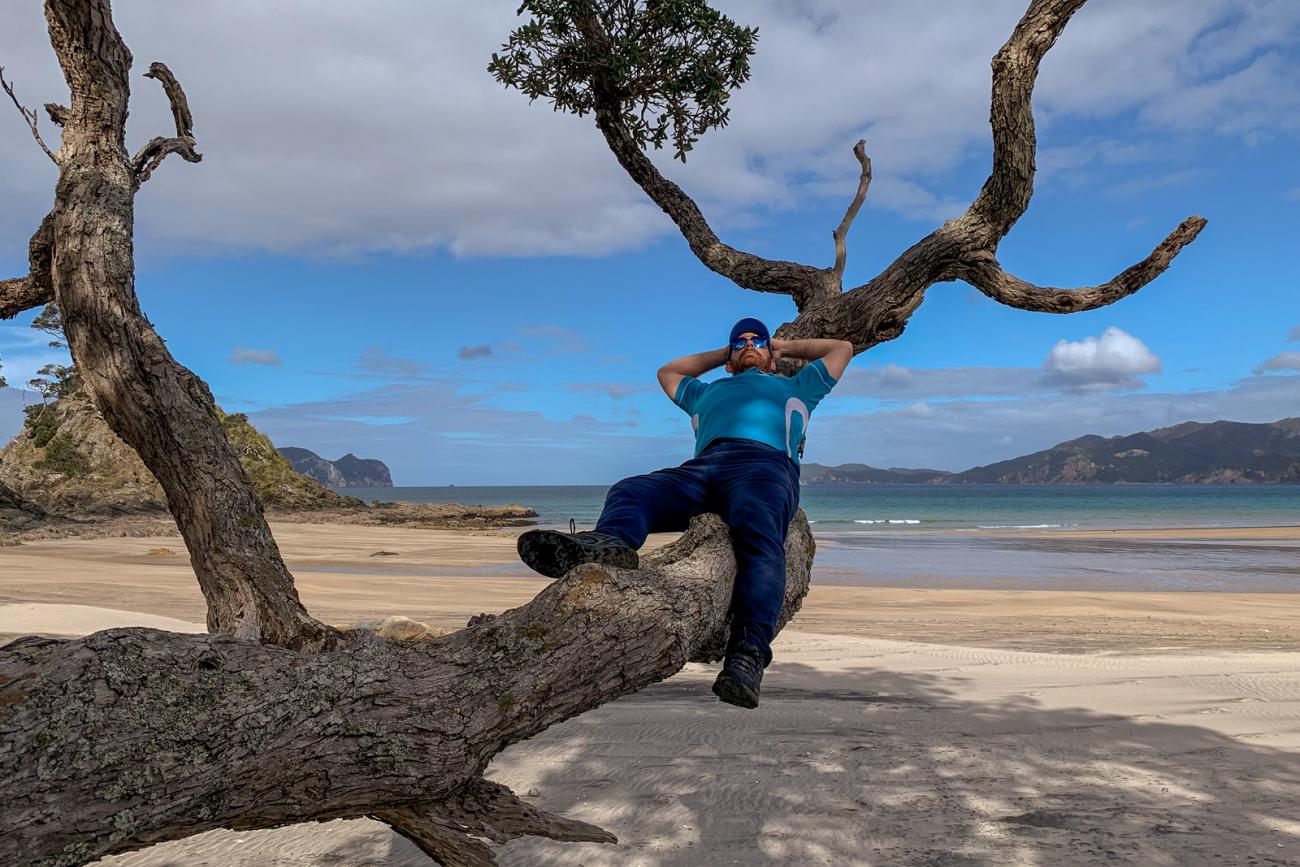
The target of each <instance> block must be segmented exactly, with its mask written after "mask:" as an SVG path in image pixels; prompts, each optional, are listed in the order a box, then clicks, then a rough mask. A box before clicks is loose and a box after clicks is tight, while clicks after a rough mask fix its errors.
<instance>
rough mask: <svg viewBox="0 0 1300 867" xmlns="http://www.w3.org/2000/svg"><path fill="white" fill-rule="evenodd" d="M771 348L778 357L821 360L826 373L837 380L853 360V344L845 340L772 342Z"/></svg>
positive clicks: (815, 339) (814, 339)
mask: <svg viewBox="0 0 1300 867" xmlns="http://www.w3.org/2000/svg"><path fill="white" fill-rule="evenodd" d="M772 348H773V349H774V350H776V353H777V355H778V356H784V357H786V358H801V359H803V360H804V361H816V360H817V359H819V358H820V359H821V360H822V364H824V365H826V372H827V373H829V374H830V375H831V376H832V377H834V378H835V379H836V380H838V379H839V378H840V377H841V376H843V375H844V368H846V367H848V366H849V362H850V361H852V360H853V344H852V343H849V342H848V341H847V340H822V339H817V338H813V339H808V340H773V341H772Z"/></svg>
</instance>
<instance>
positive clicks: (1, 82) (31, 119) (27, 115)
mask: <svg viewBox="0 0 1300 867" xmlns="http://www.w3.org/2000/svg"><path fill="white" fill-rule="evenodd" d="M4 73H5V68H4V67H3V66H0V87H3V88H4V91H5V93H7V94H9V98H10V99H11V100H13V103H14V106H15V107H17V109H18V113H19V114H21V115H22V116H23V120H25V121H27V126H28V128H29V129H31V131H32V137H33V138H35V139H36V143H37V144H38V145H40V146H41V150H43V151H45V155H46V156H47V157H49V158H50V162H52V163H54V164H55V165H56V166H57V165H58V164H59V158H58V157H57V156H55V155H54V152H53V151H51V150H50V149H49V147H48V146H47V145H46V144H45V139H43V138H41V131H40V130H39V129H38V128H37V127H36V111H35V109H30V108H28V107H27V106H25V105H23V104H22V103H21V102H19V101H18V95H17V94H16V93H14V86H13V85H12V84H10V83H9V82H7V81H5V75H4Z"/></svg>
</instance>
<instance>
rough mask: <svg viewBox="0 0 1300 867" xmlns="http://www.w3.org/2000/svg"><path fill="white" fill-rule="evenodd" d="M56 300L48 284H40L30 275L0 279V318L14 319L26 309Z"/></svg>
mask: <svg viewBox="0 0 1300 867" xmlns="http://www.w3.org/2000/svg"><path fill="white" fill-rule="evenodd" d="M53 300H54V295H53V294H51V292H50V289H49V287H48V286H38V285H36V283H35V282H34V281H33V280H32V279H31V278H30V277H13V278H10V279H8V280H0V319H13V318H14V317H15V316H17V315H18V314H19V313H22V312H23V311H24V310H31V309H32V308H33V307H42V306H44V305H46V304H49V303H50V302H51V301H53Z"/></svg>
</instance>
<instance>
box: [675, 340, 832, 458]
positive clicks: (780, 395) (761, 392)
mask: <svg viewBox="0 0 1300 867" xmlns="http://www.w3.org/2000/svg"><path fill="white" fill-rule="evenodd" d="M834 387H835V379H834V377H832V376H831V375H830V372H829V371H828V370H827V369H826V365H825V363H824V362H822V360H821V359H818V360H816V361H814V362H812V363H811V364H805V365H804V366H803V368H802V369H801V370H800V371H799V373H797V374H796V375H794V376H780V375H778V374H775V373H764V372H763V371H760V370H754V369H753V368H750V369H749V370H746V371H745V372H743V373H738V374H736V375H735V376H728V377H724V378H722V379H718V380H714V381H713V382H701V381H700V380H698V379H696V378H695V377H693V376H687V377H683V378H682V381H681V383H679V384H678V386H677V394H676V395H674V396H673V403H675V404H677V405H678V406H680V407H681V408H682V409H683V410H685V411H686V414H687V415H689V416H690V417H691V427H693V428H694V429H695V455H696V456H697V457H698V456H699V454H700V452H702V451H704V450H705V449H706V448H708V447H709V443H711V442H713V441H714V440H716V439H721V438H723V437H734V438H737V439H746V440H754V441H755V442H760V443H763V444H764V445H769V446H771V447H772V448H774V449H780V450H781V451H783V452H785V453H786V454H787V455H789V456H790V458H791V459H792V460H793V461H794V462H795V463H798V462H799V442H800V441H801V440H802V439H803V435H804V432H805V431H806V430H807V429H808V419H809V417H810V416H811V415H812V411H813V410H814V409H815V408H816V407H817V404H819V403H821V400H822V398H823V397H825V396H826V395H827V394H829V393H830V390H831V389H832V388H834Z"/></svg>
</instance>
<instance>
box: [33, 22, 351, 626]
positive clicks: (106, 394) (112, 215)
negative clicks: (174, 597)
mask: <svg viewBox="0 0 1300 867" xmlns="http://www.w3.org/2000/svg"><path fill="white" fill-rule="evenodd" d="M45 13H46V19H47V21H48V23H49V31H50V41H51V43H52V44H53V46H54V50H55V53H56V54H57V55H58V58H59V64H60V66H61V67H62V68H63V74H64V78H65V80H66V81H67V83H68V88H69V90H71V92H72V104H71V108H70V109H68V110H67V112H66V114H65V115H64V117H63V120H64V125H63V145H62V147H61V148H60V150H59V159H58V162H59V181H58V185H57V187H56V190H55V202H54V210H53V212H52V213H51V236H52V247H53V256H52V267H51V274H52V288H53V295H54V299H55V300H57V301H58V303H59V307H60V309H62V311H63V321H64V329H65V331H66V333H67V336H68V346H69V349H70V350H71V352H72V358H73V361H74V362H75V363H76V366H77V369H78V370H79V371H80V372H81V377H82V382H83V383H84V385H85V388H86V390H87V391H88V392H89V394H90V396H91V399H92V400H93V401H94V402H95V406H96V407H97V408H98V409H99V411H100V412H101V413H103V415H104V419H105V420H106V421H107V422H108V424H109V426H110V427H111V428H112V429H113V431H114V432H115V433H116V434H117V435H118V436H120V437H121V438H122V439H123V440H124V441H125V442H126V443H128V444H129V445H130V446H131V447H132V448H134V449H135V450H136V451H137V452H138V453H139V454H140V458H141V459H142V460H143V461H144V463H145V465H146V466H148V467H149V470H150V471H151V472H152V473H153V474H154V476H155V477H157V479H158V481H159V483H160V484H161V485H162V487H163V490H164V492H165V493H166V495H167V501H168V505H169V506H170V508H171V511H172V514H173V515H174V516H175V517H176V523H177V526H178V527H179V528H180V531H181V535H182V536H183V537H184V539H185V544H186V547H187V548H188V549H189V553H190V562H191V563H192V564H193V566H194V571H195V574H196V575H197V576H198V579H199V586H200V587H201V588H202V590H203V594H204V596H205V597H206V598H207V601H208V628H209V629H210V630H212V631H213V632H226V633H231V634H235V635H238V636H240V637H241V638H246V639H250V640H254V641H268V642H272V643H275V644H280V645H284V646H286V647H296V648H303V649H309V648H315V647H322V646H327V645H328V644H329V643H330V642H331V641H333V634H332V632H331V630H329V629H328V628H327V627H325V626H323V625H322V624H321V623H319V622H317V621H316V620H315V619H313V618H312V617H311V616H310V615H309V614H308V613H307V612H306V610H305V609H304V608H303V607H302V605H301V603H300V602H299V601H298V596H297V592H296V591H295V590H294V587H293V578H292V576H290V575H289V572H288V570H287V569H286V568H285V566H284V562H283V560H282V559H281V557H280V552H279V550H278V548H277V547H276V544H275V540H274V539H273V538H272V537H271V532H270V529H269V528H268V527H267V525H266V519H265V518H264V517H263V514H262V508H261V505H260V504H259V503H258V501H257V498H256V497H255V496H254V494H253V489H252V486H251V485H250V484H249V483H248V480H247V479H246V478H245V476H244V472H243V470H242V468H241V467H240V464H239V459H238V458H237V457H236V455H235V453H234V451H233V450H232V449H231V447H230V444H229V443H228V442H227V441H226V437H225V434H224V433H223V432H222V429H221V424H220V422H219V421H218V419H217V414H216V408H215V406H214V404H213V400H212V394H211V392H209V390H208V388H207V385H206V384H205V383H204V382H203V381H202V380H200V379H199V378H198V377H196V376H195V375H194V374H193V373H191V372H190V371H189V370H187V369H186V368H185V367H183V366H182V365H180V364H179V363H177V362H176V360H175V359H174V358H173V357H172V355H171V353H170V352H169V351H168V350H167V347H166V345H165V344H164V343H163V341H162V340H161V339H160V338H159V337H158V334H157V332H155V331H154V329H153V326H152V325H151V324H150V323H149V321H148V320H147V319H145V317H144V315H143V314H142V313H141V311H140V305H139V302H138V301H137V299H136V295H135V261H134V255H133V249H132V245H133V238H132V234H133V227H134V226H133V224H134V199H135V194H136V191H137V190H138V189H139V186H140V182H141V179H142V178H141V175H142V174H144V175H145V176H147V173H148V172H149V171H152V170H153V168H154V167H156V165H157V160H161V158H162V157H163V156H166V153H167V152H171V151H168V150H166V149H165V148H164V149H162V152H161V153H159V149H154V150H149V149H148V148H146V151H149V155H148V156H147V158H143V159H142V162H141V164H140V165H139V166H136V165H135V164H134V163H133V161H132V159H131V157H130V156H129V155H128V154H127V151H126V145H125V124H126V115H127V101H128V98H129V95H130V85H129V79H128V76H129V73H130V68H131V52H130V51H129V50H128V49H127V47H126V45H125V43H123V41H122V38H121V36H120V35H119V34H118V32H117V29H116V27H114V26H113V21H112V17H111V10H110V8H109V4H108V2H107V0H49V2H47V3H46V6H45ZM162 69H163V70H164V71H165V67H162ZM151 73H154V74H157V72H156V68H154V69H151ZM163 80H164V84H165V85H166V87H167V92H168V94H169V95H170V96H171V97H172V104H173V110H174V112H175V113H176V118H177V124H178V130H177V132H178V138H185V137H187V136H189V130H188V129H182V128H181V124H182V113H181V110H182V109H183V114H184V118H188V115H189V109H188V107H187V106H185V105H184V95H183V93H181V91H180V85H179V84H177V83H176V81H175V79H174V78H173V77H171V76H170V73H167V76H166V78H164V79H163ZM178 100H179V105H178ZM190 141H191V142H192V138H191V139H190ZM172 150H175V151H177V152H181V149H180V148H179V147H178V148H173V149H172ZM143 153H144V152H142V154H143ZM183 155H185V154H183ZM189 156H193V157H195V158H197V155H196V154H193V148H192V145H191V146H189V151H188V155H187V158H188V157H189ZM154 157H157V160H155V159H154Z"/></svg>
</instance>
